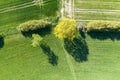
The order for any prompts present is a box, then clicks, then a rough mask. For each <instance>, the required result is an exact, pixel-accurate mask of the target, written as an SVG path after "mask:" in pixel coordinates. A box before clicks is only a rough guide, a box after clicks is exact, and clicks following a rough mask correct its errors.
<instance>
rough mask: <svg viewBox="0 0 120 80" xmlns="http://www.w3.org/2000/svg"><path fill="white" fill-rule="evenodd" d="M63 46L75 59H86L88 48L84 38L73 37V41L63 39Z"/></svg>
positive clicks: (79, 60)
mask: <svg viewBox="0 0 120 80" xmlns="http://www.w3.org/2000/svg"><path fill="white" fill-rule="evenodd" d="M64 48H65V49H66V51H67V52H68V53H69V54H70V55H71V56H72V57H73V58H74V59H75V60H76V61H77V62H83V61H87V60H88V58H87V56H88V54H89V50H88V46H87V44H86V42H85V40H84V39H81V38H75V39H74V40H73V41H68V40H64Z"/></svg>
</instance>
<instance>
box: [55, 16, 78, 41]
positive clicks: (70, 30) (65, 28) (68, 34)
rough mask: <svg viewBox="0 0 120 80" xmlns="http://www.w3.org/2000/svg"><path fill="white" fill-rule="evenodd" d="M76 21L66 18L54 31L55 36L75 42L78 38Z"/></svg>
mask: <svg viewBox="0 0 120 80" xmlns="http://www.w3.org/2000/svg"><path fill="white" fill-rule="evenodd" d="M76 26H77V25H76V21H75V20H74V19H70V18H65V19H63V20H62V21H60V23H58V25H57V26H56V27H55V29H54V34H55V36H56V37H58V38H59V39H68V40H73V39H74V38H75V36H76V32H77V31H76Z"/></svg>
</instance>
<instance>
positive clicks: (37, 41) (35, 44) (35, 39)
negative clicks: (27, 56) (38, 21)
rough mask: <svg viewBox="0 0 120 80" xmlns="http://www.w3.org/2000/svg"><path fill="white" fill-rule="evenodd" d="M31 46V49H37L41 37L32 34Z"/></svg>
mask: <svg viewBox="0 0 120 80" xmlns="http://www.w3.org/2000/svg"><path fill="white" fill-rule="evenodd" d="M32 38H33V40H32V44H31V45H32V46H33V47H37V46H39V45H40V41H41V40H42V39H43V38H42V37H41V36H39V35H38V34H32Z"/></svg>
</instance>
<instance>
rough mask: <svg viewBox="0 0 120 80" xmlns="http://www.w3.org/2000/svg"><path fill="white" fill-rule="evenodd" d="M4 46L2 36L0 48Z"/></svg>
mask: <svg viewBox="0 0 120 80" xmlns="http://www.w3.org/2000/svg"><path fill="white" fill-rule="evenodd" d="M3 46H4V37H1V38H0V48H3Z"/></svg>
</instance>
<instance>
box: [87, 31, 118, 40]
mask: <svg viewBox="0 0 120 80" xmlns="http://www.w3.org/2000/svg"><path fill="white" fill-rule="evenodd" d="M87 34H88V35H89V36H90V37H91V38H93V39H100V40H105V39H111V40H115V39H116V40H120V32H100V31H90V32H88V33H87Z"/></svg>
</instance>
